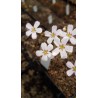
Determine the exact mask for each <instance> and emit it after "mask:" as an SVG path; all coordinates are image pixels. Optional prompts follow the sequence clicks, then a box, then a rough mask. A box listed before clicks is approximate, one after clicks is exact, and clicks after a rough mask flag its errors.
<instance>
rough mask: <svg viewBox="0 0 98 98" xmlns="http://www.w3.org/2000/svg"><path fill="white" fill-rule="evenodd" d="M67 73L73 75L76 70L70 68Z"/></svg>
mask: <svg viewBox="0 0 98 98" xmlns="http://www.w3.org/2000/svg"><path fill="white" fill-rule="evenodd" d="M66 73H67V75H68V76H71V75H72V74H73V73H74V71H73V70H72V69H70V70H68V71H67V72H66Z"/></svg>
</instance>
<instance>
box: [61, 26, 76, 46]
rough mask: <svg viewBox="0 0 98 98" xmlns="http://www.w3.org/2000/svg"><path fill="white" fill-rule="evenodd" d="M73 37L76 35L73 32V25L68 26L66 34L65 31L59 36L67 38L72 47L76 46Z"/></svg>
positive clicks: (74, 31)
mask: <svg viewBox="0 0 98 98" xmlns="http://www.w3.org/2000/svg"><path fill="white" fill-rule="evenodd" d="M75 35H76V29H74V30H73V25H68V26H67V30H66V32H65V31H61V32H60V36H61V37H66V38H68V39H69V40H70V42H71V43H72V44H73V45H75V44H76V39H75V37H74V36H75Z"/></svg>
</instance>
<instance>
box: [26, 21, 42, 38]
mask: <svg viewBox="0 0 98 98" xmlns="http://www.w3.org/2000/svg"><path fill="white" fill-rule="evenodd" d="M39 25H40V22H39V21H36V22H35V23H34V26H32V25H31V24H30V23H27V24H26V28H27V29H28V30H27V32H26V36H30V35H31V37H32V39H36V38H37V33H42V28H38V26H39Z"/></svg>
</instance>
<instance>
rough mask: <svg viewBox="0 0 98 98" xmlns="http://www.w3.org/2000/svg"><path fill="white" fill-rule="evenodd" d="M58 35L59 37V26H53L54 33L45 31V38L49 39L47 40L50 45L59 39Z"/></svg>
mask: <svg viewBox="0 0 98 98" xmlns="http://www.w3.org/2000/svg"><path fill="white" fill-rule="evenodd" d="M58 35H59V30H57V26H55V25H54V26H52V32H49V31H45V36H46V37H49V38H48V40H47V43H48V44H50V43H52V41H53V40H55V39H59V38H58Z"/></svg>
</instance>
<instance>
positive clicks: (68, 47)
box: [65, 45, 73, 53]
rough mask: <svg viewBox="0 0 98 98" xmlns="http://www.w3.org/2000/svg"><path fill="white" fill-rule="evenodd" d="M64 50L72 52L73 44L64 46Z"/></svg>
mask: <svg viewBox="0 0 98 98" xmlns="http://www.w3.org/2000/svg"><path fill="white" fill-rule="evenodd" d="M65 50H66V51H67V52H71V53H72V52H73V46H68V45H66V46H65Z"/></svg>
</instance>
